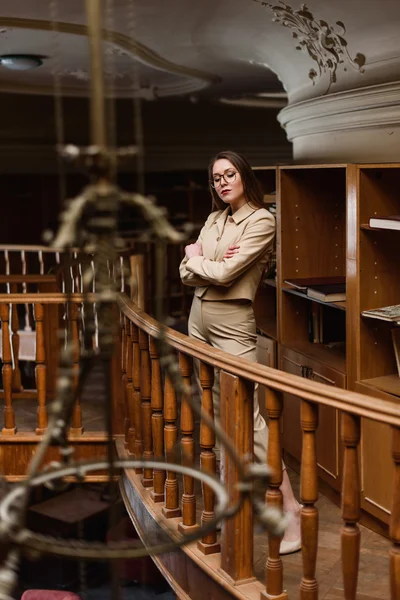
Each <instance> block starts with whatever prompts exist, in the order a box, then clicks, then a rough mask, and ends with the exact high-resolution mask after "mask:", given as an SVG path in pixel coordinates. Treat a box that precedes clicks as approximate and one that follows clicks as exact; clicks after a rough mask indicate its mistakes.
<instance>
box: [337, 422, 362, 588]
mask: <svg viewBox="0 0 400 600" xmlns="http://www.w3.org/2000/svg"><path fill="white" fill-rule="evenodd" d="M342 440H343V443H344V461H343V487H342V519H343V522H344V526H343V528H342V531H341V542H342V544H341V545H342V570H343V585H344V597H345V598H346V600H355V598H356V594H357V581H358V566H359V558H360V529H359V527H358V521H359V520H360V516H361V511H360V493H361V485H360V474H359V469H358V445H359V443H360V417H357V416H354V415H351V414H350V413H345V412H343V413H342Z"/></svg>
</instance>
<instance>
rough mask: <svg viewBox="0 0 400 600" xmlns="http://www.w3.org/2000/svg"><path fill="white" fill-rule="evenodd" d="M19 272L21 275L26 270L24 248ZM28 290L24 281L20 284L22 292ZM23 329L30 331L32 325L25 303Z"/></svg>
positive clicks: (25, 272)
mask: <svg viewBox="0 0 400 600" xmlns="http://www.w3.org/2000/svg"><path fill="white" fill-rule="evenodd" d="M21 269H22V270H21V272H22V275H26V274H27V272H28V270H27V263H26V256H25V250H21ZM27 291H28V287H27V284H26V283H25V282H24V283H23V284H22V293H23V294H26V293H27ZM24 329H25V331H32V327H31V322H30V314H29V304H25V327H24Z"/></svg>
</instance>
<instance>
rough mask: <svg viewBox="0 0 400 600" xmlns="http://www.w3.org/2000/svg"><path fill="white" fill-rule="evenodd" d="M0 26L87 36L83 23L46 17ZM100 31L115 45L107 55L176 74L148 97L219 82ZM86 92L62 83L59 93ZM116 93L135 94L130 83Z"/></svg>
mask: <svg viewBox="0 0 400 600" xmlns="http://www.w3.org/2000/svg"><path fill="white" fill-rule="evenodd" d="M1 29H4V30H7V31H10V30H12V29H29V30H36V31H46V32H49V31H54V29H56V30H57V32H60V33H64V34H73V35H80V36H87V27H86V25H80V24H75V23H64V22H58V23H56V24H55V25H53V23H51V22H50V21H46V20H37V19H19V18H14V17H0V30H1ZM103 34H104V40H105V41H106V42H108V43H110V44H114V46H115V48H114V49H111V51H110V49H108V52H107V53H108V54H110V52H111V54H114V55H116V56H130V57H132V59H133V60H136V61H138V62H140V63H142V64H144V65H146V66H147V67H151V68H153V69H156V70H159V71H162V72H165V73H169V74H171V75H175V76H176V77H177V79H176V80H175V81H173V80H172V81H170V82H168V83H166V84H163V85H160V86H157V88H152V94H150V97H153V98H154V97H164V96H173V95H180V94H187V93H191V92H195V91H199V90H201V89H203V88H205V87H208V86H209V85H211V84H215V83H219V82H220V81H221V80H220V78H219V77H218V76H217V75H213V74H210V73H206V72H204V71H200V70H198V69H192V68H189V67H184V66H182V65H177V64H175V63H172V62H171V61H168V60H166V59H165V58H163V57H162V56H160V55H159V54H157V53H156V52H153V50H151V49H150V48H148V47H146V46H144V45H143V44H141V43H139V42H137V41H135V40H133V39H131V38H129V37H128V36H126V35H124V34H121V33H118V32H116V31H107V30H103ZM78 70H79V69H78ZM61 75H62V73H61ZM178 78H180V79H178ZM77 79H79V77H77ZM2 91H4V92H17V93H18V92H19V93H31V94H52V93H53V86H52V85H49V86H31V85H16V84H7V83H4V85H3V84H2ZM86 93H87V92H86V91H85V90H84V89H83V88H82V87H78V86H76V87H75V86H71V85H69V86H66V85H63V94H65V95H73V96H82V95H86ZM117 95H118V97H129V96H133V95H135V92H134V91H133V90H132V85H130V86H127V88H126V90H124V89H122V90H117ZM136 95H143V96H144V97H149V94H148V90H147V89H145V90H144V91H143V94H142V93H141V91H140V90H138V91H137V92H136Z"/></svg>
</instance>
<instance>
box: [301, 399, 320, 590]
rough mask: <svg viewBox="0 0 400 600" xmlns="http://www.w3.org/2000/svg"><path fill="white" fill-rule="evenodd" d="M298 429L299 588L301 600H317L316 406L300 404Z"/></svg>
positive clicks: (313, 404)
mask: <svg viewBox="0 0 400 600" xmlns="http://www.w3.org/2000/svg"><path fill="white" fill-rule="evenodd" d="M301 427H302V430H303V443H302V453H301V483H300V485H301V489H300V497H301V501H302V503H303V508H302V510H301V540H302V543H301V545H302V559H303V577H302V579H301V584H300V598H301V600H318V583H317V580H316V577H315V569H316V564H317V550H318V509H317V508H316V507H315V502H317V500H318V475H317V441H316V430H317V427H318V405H317V404H315V403H313V402H308V401H306V400H302V401H301Z"/></svg>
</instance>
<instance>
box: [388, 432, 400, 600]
mask: <svg viewBox="0 0 400 600" xmlns="http://www.w3.org/2000/svg"><path fill="white" fill-rule="evenodd" d="M392 436H393V437H392V456H393V461H394V479H393V505H392V512H391V515H390V538H391V540H392V542H393V546H392V548H391V550H390V553H389V557H390V592H391V593H390V598H391V600H400V429H399V428H398V427H393V428H392Z"/></svg>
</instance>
